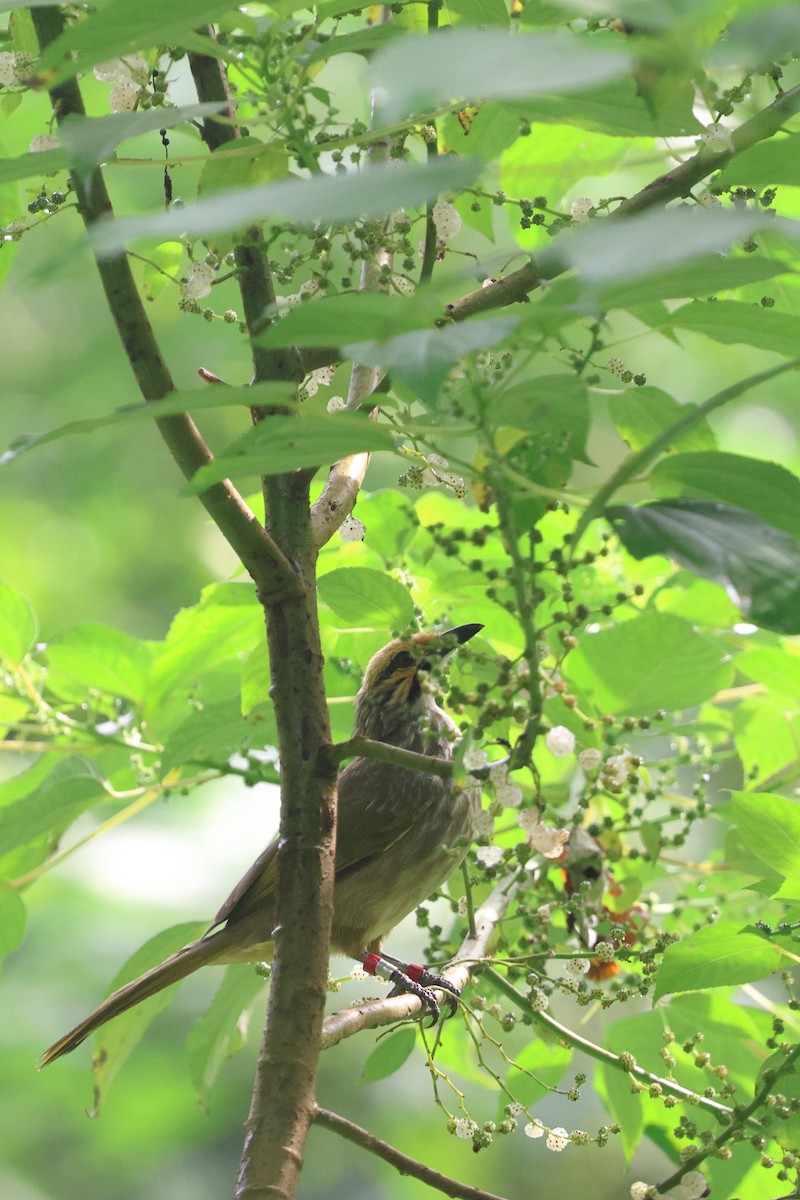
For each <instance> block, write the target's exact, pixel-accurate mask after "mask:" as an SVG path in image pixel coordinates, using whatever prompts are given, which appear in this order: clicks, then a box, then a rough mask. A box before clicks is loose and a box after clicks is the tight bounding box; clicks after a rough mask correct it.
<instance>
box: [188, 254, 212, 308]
mask: <svg viewBox="0 0 800 1200" xmlns="http://www.w3.org/2000/svg"><path fill="white" fill-rule="evenodd" d="M213 281H214V268H213V267H210V266H209V265H208V263H207V262H203V261H202V259H198V261H197V262H193V263H192V265H191V266H190V267H189V277H188V279H187V280H186V283H185V284H184V285H183V291H184V293H185V294H186V295H187V296H189V297H190V298H191V299H192V300H200V299H202V298H203V296H207V295H208V294H209V292H210V291H211V284H212V283H213Z"/></svg>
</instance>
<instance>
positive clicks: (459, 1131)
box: [454, 1117, 478, 1138]
mask: <svg viewBox="0 0 800 1200" xmlns="http://www.w3.org/2000/svg"><path fill="white" fill-rule="evenodd" d="M477 1128H478V1126H477V1125H476V1124H475V1122H474V1121H471V1120H470V1119H469V1117H459V1118H458V1120H457V1121H456V1126H455V1130H454V1132H455V1135H456V1137H457V1138H471V1137H472V1135H473V1133H475V1131H476V1129H477Z"/></svg>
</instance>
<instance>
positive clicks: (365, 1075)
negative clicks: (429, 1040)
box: [361, 1028, 417, 1083]
mask: <svg viewBox="0 0 800 1200" xmlns="http://www.w3.org/2000/svg"><path fill="white" fill-rule="evenodd" d="M416 1040H417V1031H416V1030H415V1029H409V1028H405V1029H398V1030H397V1032H396V1033H392V1034H389V1036H388V1037H384V1038H382V1039H381V1041H379V1042H378V1044H377V1046H375V1047H374V1048H373V1049H372V1050H371V1051H370V1052H369V1054H368V1055H367V1058H366V1060H365V1062H364V1067H363V1070H362V1072H361V1082H362V1083H377V1082H378V1080H379V1079H386V1078H387V1077H388V1076H389V1075H394V1073H395V1071H399V1070H400V1068H401V1067H402V1065H403V1063H404V1062H405V1061H406V1059H407V1058H408V1057H409V1056H410V1054H411V1053H412V1051H413V1049H414V1043H415V1042H416Z"/></svg>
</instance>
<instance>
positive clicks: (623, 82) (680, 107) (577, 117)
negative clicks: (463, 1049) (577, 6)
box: [514, 6, 702, 138]
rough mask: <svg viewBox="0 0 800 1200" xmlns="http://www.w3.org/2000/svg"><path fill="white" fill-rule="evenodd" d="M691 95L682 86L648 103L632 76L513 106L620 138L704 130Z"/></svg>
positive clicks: (532, 116) (539, 117)
mask: <svg viewBox="0 0 800 1200" xmlns="http://www.w3.org/2000/svg"><path fill="white" fill-rule="evenodd" d="M537 7H538V6H537ZM562 20H563V17H562ZM554 90H555V91H558V90H560V89H558V88H556V89H554ZM692 99H693V90H692V88H691V87H688V88H686V87H682V88H675V89H671V90H670V91H668V92H666V93H665V94H662V95H661V96H659V103H658V105H657V106H652V105H648V104H647V103H646V102H645V100H644V99H643V97H642V96H641V94H640V92H639V87H638V84H637V83H636V80H635V79H634V78H633V76H632V75H630V76H623V77H622V78H621V79H612V80H611V81H610V82H609V83H602V84H600V85H599V86H596V87H593V88H590V89H588V90H586V91H579V92H574V93H573V94H572V95H568V96H558V95H550V96H535V97H533V99H531V100H526V101H524V102H522V103H517V104H515V105H514V110H515V111H516V112H518V113H519V114H520V116H525V117H527V118H528V119H529V120H530V121H532V122H533V121H536V122H537V123H538V122H542V121H544V122H549V123H551V124H555V125H574V126H577V128H579V129H588V130H591V131H592V132H598V133H606V134H610V135H611V136H612V137H616V138H623V137H640V136H641V137H674V136H675V135H686V134H695V135H696V134H698V133H700V132H702V126H701V125H700V122H699V121H698V120H697V117H696V116H695V115H694V113H693V111H692Z"/></svg>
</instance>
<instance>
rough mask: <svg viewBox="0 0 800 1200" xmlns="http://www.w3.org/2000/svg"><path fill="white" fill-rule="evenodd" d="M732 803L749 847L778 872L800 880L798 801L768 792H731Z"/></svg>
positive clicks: (799, 810) (743, 836)
mask: <svg viewBox="0 0 800 1200" xmlns="http://www.w3.org/2000/svg"><path fill="white" fill-rule="evenodd" d="M731 807H732V819H733V823H734V825H735V826H736V828H737V829H738V830H739V833H740V834H741V836H742V840H743V841H744V843H745V845H746V846H747V848H748V850H750V851H751V852H752V853H753V854H755V855H756V856H757V857H758V858H760V859H761V860H762V861H763V862H765V863H766V864H767V866H769V867H771V868H772V869H773V870H775V871H777V872H778V873H779V874H781V875H784V876H786V877H791V876H794V877H795V880H796V881H800V804H798V803H797V802H796V801H794V800H788V799H786V797H784V796H774V795H772V794H770V793H769V792H733V793H732V796H731Z"/></svg>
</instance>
